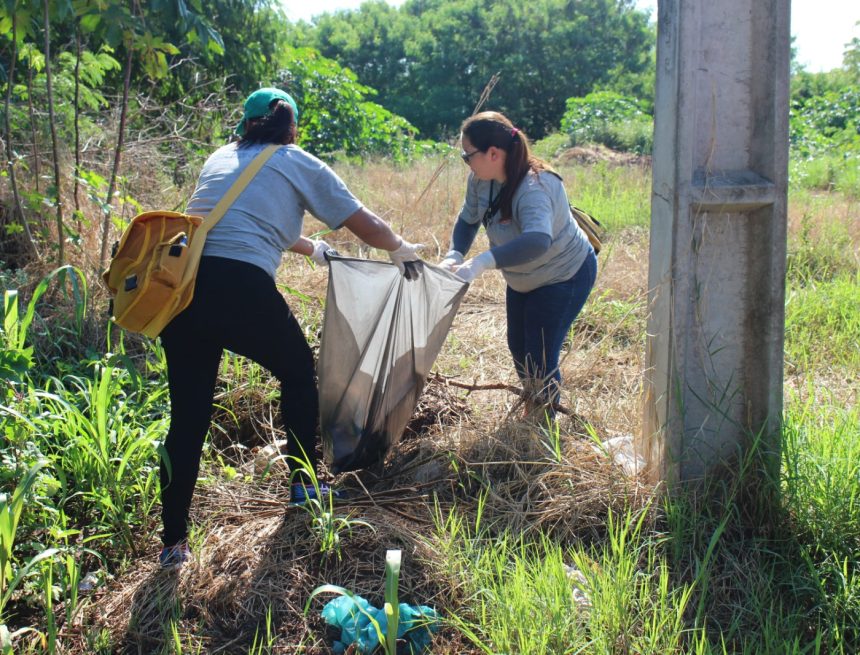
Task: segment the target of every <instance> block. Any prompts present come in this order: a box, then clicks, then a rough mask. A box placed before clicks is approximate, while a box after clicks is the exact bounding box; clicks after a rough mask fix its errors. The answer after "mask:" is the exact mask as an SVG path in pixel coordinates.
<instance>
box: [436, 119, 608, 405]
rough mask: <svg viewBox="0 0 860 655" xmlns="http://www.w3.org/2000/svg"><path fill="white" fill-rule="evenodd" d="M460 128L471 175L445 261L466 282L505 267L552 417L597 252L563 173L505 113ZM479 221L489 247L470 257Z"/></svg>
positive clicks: (516, 355)
mask: <svg viewBox="0 0 860 655" xmlns="http://www.w3.org/2000/svg"><path fill="white" fill-rule="evenodd" d="M460 132H461V136H460V142H461V145H462V148H463V152H462V153H461V155H460V156H461V157H462V158H463V161H464V162H465V163H466V164H467V165H468V166H469V168H470V170H471V172H470V175H469V179H468V183H467V186H466V197H465V200H464V202H463V207H462V209H461V210H460V213H459V215H458V216H457V221H456V223H455V224H454V229H453V232H452V234H451V247H450V250H449V252H448V253H447V254H446V255H445V258H444V259H443V260H442V262H441V263H440V266H441V267H442V268H445V269H447V270H449V271H452V272H453V273H454V274H456V275H458V276H459V277H460V278H462V279H463V280H465V281H466V282H472V281H473V280H475V279H477V278H478V277H479V276H480V275H481V274H483V273H484V272H486V271H487V270H489V269H492V268H498V269H500V270H501V272H502V275H503V276H504V278H505V282H506V283H507V291H506V298H505V301H506V303H505V304H506V309H507V323H508V348H509V349H510V351H511V355H513V359H514V366H515V367H516V371H517V375H518V376H519V377H520V380H521V381H522V383H523V386H524V388H525V389H526V391H527V393H529V395H530V396H531V400H532V401H533V402H536V403H540V404H543V405H547V406H548V410H549V412H550V413H551V414H552V412H553V410H552V407H553V405H555V404H556V403H557V402H558V397H559V385H560V383H561V376H560V375H559V371H558V362H559V356H560V353H561V348H562V345H563V343H564V339H565V336H566V335H567V333H568V331H569V330H570V326H571V325H572V323H573V321H574V319H575V318H576V317H577V315H578V314H579V312H580V310H581V309H582V307H583V305H585V301H586V299H587V298H588V295H589V293H590V292H591V288H592V287H593V286H594V280H595V277H596V275H597V257H596V256H595V253H594V249H593V248H592V246H591V244H590V243H589V241H588V237H587V236H586V234H585V232H583V231H582V229H581V228H580V227H579V226H578V225H577V223H576V220H575V219H574V218H573V216H572V215H571V212H570V204H569V202H568V199H567V194H566V192H565V190H564V186H563V184H562V181H561V178H560V177H559V175H558V174H557V173H555V172H554V171H553V170H552V169H551V168H550V166H549V165H548V164H547V163H546V162H544V161H542V160H540V159H538V158H537V157H535V156H534V155H532V154H531V152H530V150H529V144H528V139H527V138H526V135H525V134H524V133H523V132H522V131H521V130H519V129H517V128H516V127H515V126H514V125H513V123H511V121H510V120H509V119H508V118H507V117H505V116H504V115H502V114H500V113H498V112H492V111H486V112H482V113H479V114H475V115H474V116H472V117H470V118H468V119H467V120H466V121H465V122H464V123H463V125H462V127H461V128H460ZM481 225H483V226H484V230H485V231H486V233H487V239H488V241H489V243H490V249H489V250H487V251H486V252H483V253H481V254H479V255H477V256H475V257H472V258H471V259H467V260H465V261H464V257H465V255H466V254H467V253H468V252H469V249H470V248H471V247H472V244H473V242H474V240H475V236H476V235H477V233H478V230H479V228H480V227H481Z"/></svg>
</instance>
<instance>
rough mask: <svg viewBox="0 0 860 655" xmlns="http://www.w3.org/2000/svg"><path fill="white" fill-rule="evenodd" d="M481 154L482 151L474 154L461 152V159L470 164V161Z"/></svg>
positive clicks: (474, 151)
mask: <svg viewBox="0 0 860 655" xmlns="http://www.w3.org/2000/svg"><path fill="white" fill-rule="evenodd" d="M479 152H481V151H480V150H473V151H472V152H461V153H460V159H462V160H463V162H464V163H466V164H468V163H469V160H470V159H471V158H472V157H474V156H475V155H477V154H478V153H479Z"/></svg>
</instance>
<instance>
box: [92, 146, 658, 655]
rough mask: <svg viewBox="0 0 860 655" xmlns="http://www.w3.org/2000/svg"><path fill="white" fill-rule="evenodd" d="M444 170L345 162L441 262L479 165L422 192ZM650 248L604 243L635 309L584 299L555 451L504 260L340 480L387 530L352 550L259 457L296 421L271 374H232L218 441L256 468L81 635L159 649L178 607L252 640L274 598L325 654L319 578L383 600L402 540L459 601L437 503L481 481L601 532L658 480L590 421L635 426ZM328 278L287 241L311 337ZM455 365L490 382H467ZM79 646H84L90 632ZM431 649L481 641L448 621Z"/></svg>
mask: <svg viewBox="0 0 860 655" xmlns="http://www.w3.org/2000/svg"><path fill="white" fill-rule="evenodd" d="M436 168H437V164H436V163H434V162H428V163H426V164H422V165H419V166H417V167H411V168H408V169H392V168H391V167H390V166H385V165H369V166H365V167H361V168H352V167H339V169H338V170H339V172H340V173H341V174H342V176H343V177H344V178H345V180H346V181H347V184H348V185H349V186H350V187H351V188H352V189H353V190H354V192H355V193H356V195H358V196H359V197H360V198H361V199H362V200H363V201H364V202H365V203H366V204H367V206H368V207H370V208H371V209H372V210H374V211H376V212H377V213H379V214H380V215H382V216H384V217H385V218H386V219H387V220H388V221H389V222H391V223H392V224H393V225H394V227H395V228H396V229H397V230H399V231H401V232H402V233H403V234H404V235H405V236H406V237H407V238H408V239H410V240H412V241H416V242H421V243H424V244H426V246H427V247H426V249H425V251H424V252H425V257H426V258H427V259H428V260H431V261H433V260H436V259H437V258H438V257H439V256H440V255H441V254H443V253H444V252H445V251H446V250H447V246H448V242H447V241H448V235H449V232H450V228H451V226H452V223H453V219H454V217H455V216H456V213H457V211H458V209H459V204H460V202H461V199H462V190H463V185H464V182H465V169H464V168H463V167H462V166H461V165H459V162H454V161H449V162H447V165H445V166H444V168H443V169H442V171H441V173H440V175H439V177H438V179H437V180H436V182H435V184H434V186H433V188H432V190H431V192H430V193H428V194H427V195H426V196H425V200H423V201H422V202H421V203H420V204H419V205H416V203H415V200H416V199H417V198H418V196H419V195H420V194H421V192H422V191H423V189H424V187H425V185H426V182H427V180H429V179H430V178H431V176H432V175H433V174H434V172H435V170H436ZM317 229H319V224H318V223H316V222H315V221H312V220H311V221H308V224H307V229H306V233H308V234H312V233H314V232H315V231H316V230H317ZM325 238H326V240H327V241H328V242H329V243H330V244H332V245H333V246H334V247H335V248H337V249H338V250H339V251H340V252H342V253H344V254H360V255H362V256H374V257H380V254H379V253H367V252H365V251H364V249H363V248H362V247H361V246H360V245H359V244H358V243H357V242H356V241H355V239H354V238H352V237H351V236H350V235H348V234H346V233H344V232H337V233H333V234H329V235H326V237H325ZM480 238H481V239H483V238H484V237H483V236H481V237H480ZM483 245H484V244H477V245H476V247H479V248H480V247H482V246H483ZM646 248H647V243H644V242H643V233H642V232H641V231H639V232H636V231H633V232H630V233H629V234H628V233H625V234H623V235H620V236H619V237H618V239H617V240H613V242H612V243H611V244H610V247H609V248H608V249H607V251H606V254H605V255H601V262H600V265H601V272H600V275H599V277H598V285H597V289H596V290H595V292H594V294H595V295H594V297H595V298H597V297H601V298H604V299H607V300H615V301H619V302H623V303H627V304H628V305H629V307H630V308H631V309H629V310H627V311H625V312H623V313H622V314H618V315H612V316H604V315H602V314H601V313H600V312H598V311H594V310H593V309H592V308H591V307H587V309H586V310H585V312H584V314H583V315H582V317H581V320H580V321H579V322H578V323H577V328H576V329H575V330H574V333H573V335H572V338H571V342H570V345H569V349H568V352H567V355H566V356H565V357H564V359H563V362H562V375H563V377H564V380H565V385H564V392H563V396H562V404H563V405H564V407H565V409H566V410H567V413H566V414H563V415H562V416H561V418H560V420H559V437H558V438H559V441H558V446H557V449H556V450H553V447H552V446H551V440H550V437H549V434H548V433H547V430H546V428H545V427H543V426H542V425H541V421H540V419H539V417H536V416H524V407H523V404H522V400H521V398H520V397H519V396H518V395H517V394H515V393H512V392H511V391H509V390H508V387H515V386H516V385H517V384H518V381H517V379H516V376H515V374H514V370H513V366H512V363H511V361H510V355H509V353H508V350H507V345H506V339H505V316H504V287H503V282H502V279H501V276H499V275H497V274H489V275H485V276H484V277H483V278H482V279H481V280H479V281H478V282H477V283H476V284H474V285H473V287H472V288H471V289H470V291H469V293H468V296H467V297H466V299H465V301H464V302H463V304H462V307H461V310H460V312H459V314H458V316H457V318H456V319H455V321H454V325H453V326H452V329H451V332H450V334H449V336H448V339H447V342H446V345H445V347H444V348H443V350H442V353H441V355H440V357H439V359H438V360H437V364H436V370H437V371H438V374H437V375H434V376H432V377H431V378H430V380H429V381H428V384H427V386H426V387H425V390H424V393H423V395H422V397H421V399H420V401H419V404H418V407H417V409H416V412H415V414H414V415H413V419H412V421H411V422H410V424H409V426H408V428H407V430H406V433H405V435H404V437H403V440H402V441H401V443H400V445H399V446H398V447H397V448H395V449H394V450H393V452H392V453H390V454H389V458H388V460H387V461H386V462H385V465H384V466H383V467H380V468H379V469H378V470H375V471H370V470H365V471H360V472H356V473H349V474H344V475H342V476H340V478H339V479H338V480H337V482H338V483H339V484H340V485H341V486H342V487H344V488H345V489H347V490H348V491H349V493H350V500H349V501H348V502H346V503H344V504H342V505H341V504H339V505H338V508H337V511H338V514H339V515H343V516H350V517H352V518H354V519H361V520H363V521H366V522H368V523H369V524H370V525H372V526H373V528H374V530H370V529H367V528H363V527H357V528H356V529H355V530H353V531H352V533H351V534H346V535H344V539H345V543H344V546H343V548H342V550H341V557H340V558H338V557H337V556H335V555H323V554H321V553H320V552H319V549H318V546H317V544H316V542H315V540H314V539H313V537H312V536H311V535H312V532H311V530H310V526H309V516H308V514H307V513H305V512H304V511H302V510H301V509H297V508H289V507H288V506H287V504H286V498H287V497H288V493H287V489H286V484H287V478H286V475H287V473H286V471H285V469H283V468H277V467H275V468H274V469H273V471H272V473H271V474H270V475H269V476H268V477H267V478H266V479H265V480H264V481H260V480H259V479H258V478H257V477H256V476H255V470H254V468H255V456H256V455H258V454H259V453H260V452H261V449H262V448H264V447H265V445H266V444H270V443H274V442H276V441H277V440H278V439H281V438H282V437H283V435H282V434H281V433H280V431H279V429H278V428H277V427H276V424H277V421H276V420H275V418H276V416H277V413H276V411H275V406H274V404H273V403H274V398H275V397H276V394H275V393H274V391H275V389H274V387H271V386H270V383H266V384H265V385H263V386H262V387H261V386H256V387H251V388H249V386H248V385H247V384H246V383H245V381H243V380H242V379H235V380H234V379H230V380H225V381H224V389H223V391H222V393H221V394H220V395H219V398H218V403H219V405H220V406H221V407H222V409H220V410H219V411H218V413H217V414H216V425H217V426H218V429H216V431H215V432H214V434H215V435H216V436H215V438H214V444H215V445H216V446H217V447H219V448H221V449H222V451H223V452H222V457H225V458H227V459H228V460H229V461H231V462H233V463H234V464H235V466H236V468H237V470H238V471H239V472H240V473H242V475H240V476H239V477H238V478H236V479H235V480H234V481H232V482H227V481H226V480H224V479H223V477H222V476H221V473H220V471H219V470H217V467H214V468H210V471H209V473H208V479H209V482H208V483H203V482H201V484H199V485H198V492H197V494H196V496H195V501H194V505H193V509H192V512H193V518H194V520H195V522H196V523H197V524H198V525H200V526H202V527H201V530H200V533H201V534H202V535H203V537H202V543H201V544H199V546H198V547H197V549H196V554H195V562H194V564H193V565H191V566H187V567H185V568H184V569H183V570H182V572H181V573H180V574H178V575H176V574H168V573H164V572H160V571H158V570H157V569H156V567H155V564H154V563H153V562H152V561H151V560H152V557H151V556H149V555H148V556H146V557H145V558H144V559H142V560H140V561H137V562H134V563H133V565H131V566H129V567H128V568H127V573H126V574H124V575H122V576H121V577H120V578H118V579H117V580H116V581H115V582H114V583H113V584H112V586H111V588H109V589H108V590H107V591H106V592H105V593H104V594H103V595H102V596H101V597H100V598H99V599H97V600H96V601H95V602H94V603H93V605H92V606H91V608H90V612H89V613H88V615H87V617H86V618H85V619H84V621H83V623H84V624H85V625H86V626H87V627H86V629H84V627H83V625H82V626H79V629H80V630H81V632H80V634H81V635H82V634H83V633H84V632H90V633H92V631H93V629H94V628H96V627H102V628H103V629H104V630H106V631H107V632H108V633H109V634H110V635H111V637H112V642H113V643H115V644H119V645H120V646H119V649H120V650H122V651H123V652H151V651H153V650H157V649H159V648H161V647H163V646H164V645H165V644H166V643H167V642H168V641H169V640H170V639H171V634H170V625H171V622H174V623H175V624H176V626H177V627H178V630H179V633H180V634H181V635H182V638H183V639H184V640H185V643H186V647H187V646H188V644H197V645H198V646H199V648H200V649H201V652H208V653H215V652H224V653H233V652H235V653H240V652H243V653H244V652H247V649H248V647H249V645H250V644H251V643H252V641H253V638H254V634H255V632H256V631H257V630H258V629H260V630H263V628H262V627H261V626H263V625H264V624H265V619H266V614H267V612H268V611H271V615H272V625H273V630H274V631H275V633H276V635H277V640H278V641H277V646H276V647H275V649H274V650H273V651H272V652H278V653H293V652H304V653H328V652H329V650H328V646H327V645H326V644H328V643H330V639H329V640H327V639H326V637H325V628H324V626H323V624H322V621H321V619H320V618H319V609H320V607H321V606H322V602H321V601H320V602H315V605H314V607H313V609H312V611H311V612H310V613H309V615H308V616H307V618H305V617H304V616H303V613H302V608H303V606H304V603H305V601H306V599H307V598H308V597H309V595H310V593H311V591H312V590H313V589H314V588H315V587H316V586H318V585H320V584H323V583H331V584H338V585H342V586H344V587H346V588H348V589H350V590H352V591H353V592H355V593H357V594H359V595H362V596H365V597H366V598H368V600H370V601H371V602H375V603H379V602H380V601H381V593H382V582H383V577H384V556H385V550H386V549H389V548H401V549H402V550H403V553H404V557H405V560H404V566H403V571H402V574H401V591H402V593H401V598H402V599H403V600H405V602H410V603H420V604H427V605H431V606H434V607H436V608H437V609H439V610H440V611H441V612H442V613H443V614H445V613H449V612H455V611H457V607H458V602H459V599H458V598H457V593H456V589H457V588H458V586H459V582H460V581H458V580H456V579H450V578H447V579H446V577H445V576H446V575H448V574H447V573H446V568H445V566H444V562H440V561H438V557H439V556H438V554H437V553H436V552H435V551H434V549H433V548H431V547H430V546H429V543H430V540H431V539H432V534H433V530H434V527H433V514H432V512H433V507H434V504H435V503H438V504H439V506H440V507H441V508H442V509H443V510H444V509H446V508H451V507H454V506H456V507H457V508H458V510H460V511H462V512H464V513H465V515H467V516H469V515H471V514H473V513H474V511H475V509H474V501H475V499H476V497H477V495H478V494H479V493H480V492H481V489H484V490H487V491H486V493H487V495H486V504H485V508H484V519H483V520H484V521H486V522H488V523H490V524H492V525H494V526H495V529H498V530H507V531H511V532H512V533H515V534H524V535H530V536H537V534H538V533H545V534H550V535H552V536H553V537H554V538H556V539H558V540H559V541H560V542H562V543H573V542H578V541H583V540H585V541H591V540H594V539H599V538H600V537H601V535H602V533H603V530H604V526H605V523H606V516H607V513H608V512H609V511H610V510H614V511H621V510H622V509H623V508H626V507H630V506H638V507H641V506H642V504H643V502H644V500H645V499H646V498H647V495H648V491H647V489H645V488H643V487H640V486H639V485H638V484H637V483H636V481H634V480H630V479H628V478H627V477H625V476H624V475H623V473H622V472H621V471H620V470H619V469H618V468H617V467H615V466H614V465H613V464H612V463H611V461H610V460H608V459H607V458H606V457H605V456H603V455H601V454H598V453H597V452H596V450H595V448H594V447H593V442H592V439H591V437H590V436H589V435H588V434H587V431H586V427H585V425H586V423H588V424H590V425H591V426H593V428H594V430H595V432H596V434H597V437H598V438H600V439H606V438H610V437H613V436H618V435H623V434H633V433H635V431H636V430H637V428H638V421H639V393H640V390H639V372H640V369H641V346H642V342H641V339H640V338H639V337H640V336H641V334H642V332H643V330H644V321H645V316H644V302H643V298H644V295H645V289H644V281H645V279H646V272H645V268H644V267H645V263H644V262H645V261H647V257H646V256H645V249H646ZM326 280H327V276H326V272H325V271H324V270H320V269H316V270H309V267H308V265H307V263H306V262H305V261H303V260H302V259H301V258H298V257H290V256H287V257H285V261H284V264H283V266H282V269H281V272H280V278H279V282H281V283H282V284H283V285H284V288H288V289H297V290H299V291H301V293H302V294H303V295H304V296H306V298H307V299H306V300H301V299H299V298H298V297H289V296H288V299H289V301H290V304H291V306H292V307H293V309H294V311H295V312H296V314H297V315H299V316H300V318H301V320H302V321H303V323H304V324H305V325H306V326H307V327H308V332H309V337H310V338H311V340H312V341H313V340H315V334H314V332H315V331H316V329H317V327H318V325H319V324H320V321H321V313H322V306H323V299H324V296H325V285H326ZM632 326H635V327H632ZM446 380H451V381H454V382H456V383H458V384H460V385H461V386H462V385H467V386H468V385H474V386H476V387H478V388H477V389H475V390H473V391H471V392H469V391H467V390H464V389H463V388H460V387H455V386H452V385H451V384H447V383H446ZM482 385H483V386H486V387H492V386H496V387H502V388H495V389H484V388H480V387H481V386H482ZM237 444H239V447H238V448H237V447H236V445H237ZM243 477H245V480H246V481H243V482H240V480H242V479H243ZM249 479H251V480H254V481H252V482H248V481H247V480H249ZM478 481H480V482H478ZM79 646H80V648H81V652H82V651H84V650H86V647H85V646H84V643H83V637H80V639H79ZM302 648H304V649H305V650H301V649H302ZM434 652H458V653H469V652H472V651H471V650H470V647H469V646H468V645H466V644H464V643H463V642H462V637H461V636H460V635H458V634H456V633H455V632H453V631H451V630H448V629H445V630H443V631H442V632H441V633H440V635H438V636H437V639H436V646H435V647H434Z"/></svg>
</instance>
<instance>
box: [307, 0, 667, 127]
mask: <svg viewBox="0 0 860 655" xmlns="http://www.w3.org/2000/svg"><path fill="white" fill-rule="evenodd" d="M307 35H308V36H307V38H308V39H310V40H311V41H312V43H313V44H314V45H315V46H316V47H318V48H319V50H320V51H321V52H322V54H323V55H324V56H326V57H329V58H332V59H336V60H337V61H338V62H340V63H341V64H343V65H344V66H347V67H349V68H350V69H352V70H354V71H356V73H357V74H358V78H359V80H360V81H361V82H362V83H366V84H369V85H371V86H373V87H374V88H376V89H377V90H378V91H379V96H378V101H379V103H380V104H382V105H384V106H385V107H387V108H389V109H391V110H392V111H394V112H395V113H398V114H400V115H402V116H404V117H405V118H407V119H408V120H409V121H410V122H411V123H413V124H414V125H415V126H416V127H418V128H419V130H420V132H421V134H423V135H425V136H432V137H436V138H439V137H443V136H445V135H450V134H451V133H453V132H455V131H456V130H457V128H458V127H459V125H460V122H461V121H462V120H463V119H464V118H465V117H466V116H467V115H468V114H469V113H470V112H471V108H472V107H473V106H474V104H475V101H476V100H477V98H478V96H479V95H480V92H481V90H482V89H483V88H484V85H485V84H486V83H487V81H488V80H489V79H490V77H491V76H492V75H493V74H494V73H497V72H498V73H500V82H499V84H498V86H497V87H496V90H495V92H494V94H493V97H492V98H491V100H490V106H491V107H492V108H495V109H499V110H501V111H504V112H505V113H507V114H509V115H510V116H511V118H512V119H513V120H514V121H515V122H516V123H517V124H518V125H521V126H522V127H523V128H524V129H525V130H526V131H527V132H528V133H529V135H530V136H532V137H540V136H543V135H544V134H545V133H546V132H547V131H549V130H551V129H555V128H557V127H558V124H559V121H560V119H561V116H562V114H563V113H564V108H565V104H564V103H565V100H566V99H567V98H569V97H573V96H584V95H586V94H587V93H589V92H590V91H591V90H592V89H594V88H595V87H598V86H602V87H603V88H612V86H613V85H620V86H622V87H623V88H622V89H621V90H623V91H625V92H629V91H631V90H635V91H642V92H646V93H648V94H649V95H650V93H651V91H650V87H649V80H650V78H649V74H648V71H649V70H650V67H651V56H652V52H653V45H654V41H655V36H654V31H653V28H652V27H651V26H650V25H649V23H648V15H647V14H646V13H644V12H641V11H638V10H636V9H635V8H634V6H633V2H632V0H532V2H529V3H522V2H518V1H517V0H407V2H406V3H405V4H404V5H402V6H401V7H400V8H399V9H394V8H391V7H387V6H386V5H384V4H383V3H381V2H378V1H376V2H367V3H365V4H364V5H362V6H361V8H360V9H359V10H358V11H355V12H338V13H336V14H334V15H328V16H323V17H322V18H320V19H318V20H317V22H316V24H315V25H314V26H311V27H310V28H309V29H308V30H307Z"/></svg>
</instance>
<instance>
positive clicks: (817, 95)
mask: <svg viewBox="0 0 860 655" xmlns="http://www.w3.org/2000/svg"><path fill="white" fill-rule="evenodd" d="M822 79H823V80H824V82H823V83H822V85H819V86H815V85H812V86H810V85H806V86H804V84H803V78H801V80H800V81H799V82H798V83H797V85H796V86H798V87H800V88H799V90H797V92H796V93H793V98H794V99H793V101H792V105H791V110H790V118H789V130H790V132H789V139H790V144H791V154H792V164H791V180H792V182H793V183H794V184H798V185H800V186H803V187H807V188H816V189H830V188H836V189H839V190H841V191H843V192H845V193H848V194H850V195H852V196H855V197H858V196H860V173H858V171H860V86H858V85H856V84H855V85H853V86H841V87H840V88H837V89H834V88H830V84H831V82H829V81H828V80H829V78H826V77H825V78H822ZM837 81H838V80H837Z"/></svg>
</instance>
